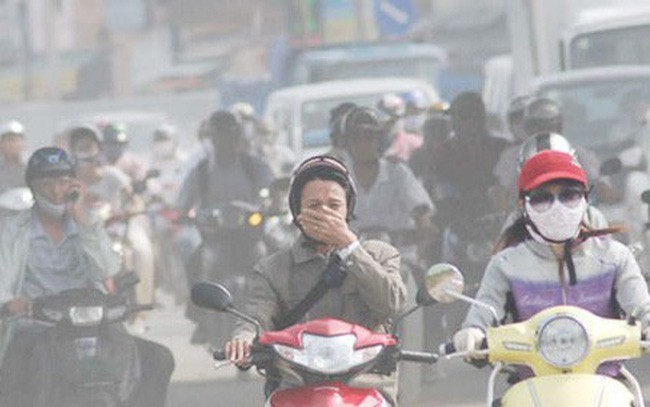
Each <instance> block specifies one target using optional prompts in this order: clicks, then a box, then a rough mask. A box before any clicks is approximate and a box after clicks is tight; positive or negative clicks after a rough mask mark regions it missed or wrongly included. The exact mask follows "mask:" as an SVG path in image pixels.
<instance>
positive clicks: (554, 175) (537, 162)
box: [517, 150, 589, 194]
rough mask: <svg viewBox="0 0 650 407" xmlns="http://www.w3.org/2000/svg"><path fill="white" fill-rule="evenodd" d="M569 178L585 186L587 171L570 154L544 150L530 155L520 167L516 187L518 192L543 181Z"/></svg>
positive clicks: (531, 187)
mask: <svg viewBox="0 0 650 407" xmlns="http://www.w3.org/2000/svg"><path fill="white" fill-rule="evenodd" d="M558 179H569V180H574V181H578V182H580V183H582V184H583V185H585V186H587V183H588V182H589V180H588V179H587V173H586V172H585V170H583V169H582V166H580V163H578V161H577V160H576V159H575V157H574V156H573V155H571V154H568V153H564V152H561V151H554V150H544V151H542V152H540V153H537V154H535V155H534V156H532V157H530V158H529V159H528V160H527V161H526V162H525V163H524V165H523V166H522V167H521V172H520V173H519V180H518V182H517V187H518V189H519V194H522V193H523V192H524V191H531V190H533V189H535V188H537V187H538V186H540V185H542V184H543V183H545V182H549V181H554V180H558Z"/></svg>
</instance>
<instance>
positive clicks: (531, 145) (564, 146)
mask: <svg viewBox="0 0 650 407" xmlns="http://www.w3.org/2000/svg"><path fill="white" fill-rule="evenodd" d="M544 150H553V151H561V152H563V153H568V154H571V155H572V156H573V157H574V158H577V157H576V150H575V149H574V148H573V146H571V143H569V140H567V139H566V138H565V137H564V136H562V135H561V134H558V133H548V132H541V133H537V134H535V135H533V136H530V137H529V138H527V139H526V141H524V143H523V144H522V145H521V149H520V150H519V159H518V164H519V167H518V168H519V169H520V170H521V167H522V166H523V165H524V163H525V162H526V161H528V159H529V158H531V157H532V156H534V155H535V154H537V153H540V152H542V151H544Z"/></svg>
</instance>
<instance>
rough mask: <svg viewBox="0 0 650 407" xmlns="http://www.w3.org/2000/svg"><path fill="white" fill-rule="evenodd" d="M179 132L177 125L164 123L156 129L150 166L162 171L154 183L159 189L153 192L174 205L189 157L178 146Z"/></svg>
mask: <svg viewBox="0 0 650 407" xmlns="http://www.w3.org/2000/svg"><path fill="white" fill-rule="evenodd" d="M177 133H178V131H177V129H176V127H174V126H172V125H170V124H162V125H160V126H158V127H157V128H156V130H154V132H153V137H152V142H153V143H152V144H153V151H152V154H151V161H150V164H149V168H150V169H151V170H157V171H158V172H159V173H160V175H159V176H158V177H157V178H156V179H155V182H154V183H152V184H155V186H156V187H158V189H159V190H158V191H153V192H154V193H157V194H158V196H159V197H160V198H162V199H163V201H164V202H165V203H166V204H167V205H173V204H174V203H175V202H176V200H177V199H178V198H177V197H178V191H179V190H180V186H181V182H182V176H181V175H182V169H183V164H184V163H185V160H186V158H187V156H186V155H185V154H184V153H183V152H181V151H180V150H179V148H178V134H177ZM152 181H153V180H152ZM152 187H153V185H152Z"/></svg>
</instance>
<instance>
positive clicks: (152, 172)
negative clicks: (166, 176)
mask: <svg viewBox="0 0 650 407" xmlns="http://www.w3.org/2000/svg"><path fill="white" fill-rule="evenodd" d="M158 177H160V171H159V170H149V171H147V175H146V176H145V179H152V178H158Z"/></svg>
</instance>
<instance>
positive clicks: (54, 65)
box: [45, 0, 61, 100]
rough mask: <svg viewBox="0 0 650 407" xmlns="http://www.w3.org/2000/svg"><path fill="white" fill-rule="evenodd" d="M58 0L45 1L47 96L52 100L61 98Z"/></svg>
mask: <svg viewBox="0 0 650 407" xmlns="http://www.w3.org/2000/svg"><path fill="white" fill-rule="evenodd" d="M59 5H60V4H59V2H58V0H45V16H46V18H45V27H46V28H45V33H46V39H45V66H46V67H47V68H46V70H45V75H46V78H47V96H48V99H50V100H59V99H60V98H61V87H60V86H59V80H60V79H59V78H60V63H59V62H60V61H59V44H58V33H57V27H56V26H57V24H56V23H57V20H58V19H59V14H60V9H59Z"/></svg>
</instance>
